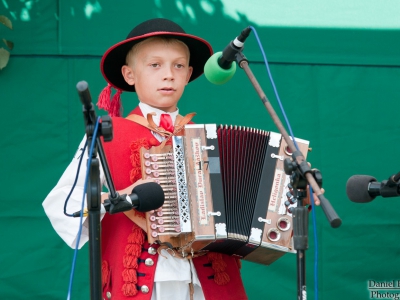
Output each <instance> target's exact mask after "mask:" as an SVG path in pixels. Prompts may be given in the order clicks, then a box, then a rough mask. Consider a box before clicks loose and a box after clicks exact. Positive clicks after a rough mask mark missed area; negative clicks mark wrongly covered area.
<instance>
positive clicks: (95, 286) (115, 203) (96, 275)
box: [74, 81, 132, 300]
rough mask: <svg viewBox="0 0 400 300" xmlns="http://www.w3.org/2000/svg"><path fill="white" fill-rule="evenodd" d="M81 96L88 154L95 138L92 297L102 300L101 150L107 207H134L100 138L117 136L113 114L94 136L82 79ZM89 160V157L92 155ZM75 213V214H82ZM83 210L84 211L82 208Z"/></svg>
mask: <svg viewBox="0 0 400 300" xmlns="http://www.w3.org/2000/svg"><path fill="white" fill-rule="evenodd" d="M76 88H77V90H78V94H79V97H80V100H81V102H82V104H83V108H82V110H83V116H84V121H85V127H86V137H87V141H88V145H89V147H88V155H90V145H91V144H92V140H93V139H95V144H94V148H93V152H92V157H91V163H90V165H88V166H87V167H88V169H89V180H88V187H87V190H86V199H87V210H88V218H89V262H90V299H91V300H102V299H103V296H102V283H101V222H100V209H101V196H100V194H101V184H100V168H99V167H100V164H99V160H98V159H97V152H98V154H99V156H100V161H101V165H102V167H103V171H104V175H105V178H106V182H107V185H108V189H109V192H110V196H109V199H108V200H106V201H104V204H103V205H104V207H105V209H106V211H107V212H109V213H110V214H113V213H117V212H120V211H126V210H128V209H132V205H131V204H130V203H129V202H128V201H127V200H126V195H122V196H120V195H119V194H118V193H117V192H116V191H115V188H114V184H113V181H112V178H111V174H110V171H109V167H108V164H107V160H106V158H105V154H104V149H103V146H102V143H101V141H100V136H103V139H104V141H105V142H108V141H111V140H112V138H113V132H112V120H111V118H110V117H109V116H102V117H101V120H102V122H101V123H99V124H98V126H99V129H98V131H97V135H96V136H94V131H95V125H96V121H97V118H96V112H95V110H94V107H93V104H92V100H91V96H90V92H89V89H88V84H87V83H86V82H85V81H80V82H78V84H77V85H76ZM88 163H89V158H88ZM80 213H81V212H79V214H74V216H80ZM82 213H83V212H82Z"/></svg>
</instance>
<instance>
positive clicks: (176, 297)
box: [43, 103, 205, 300]
mask: <svg viewBox="0 0 400 300" xmlns="http://www.w3.org/2000/svg"><path fill="white" fill-rule="evenodd" d="M139 107H140V109H141V111H142V113H143V115H144V116H146V115H147V114H148V113H152V112H155V113H156V115H155V116H153V120H154V122H155V123H156V124H157V125H159V122H160V116H161V114H162V113H166V112H164V111H162V110H159V109H156V108H153V107H151V106H149V105H147V104H144V103H139ZM178 113H179V110H178V109H177V110H176V111H175V112H173V113H168V114H169V115H170V116H171V118H172V121H173V122H175V119H176V116H177V115H178ZM153 134H154V136H155V137H156V138H157V139H158V140H159V141H161V140H162V139H163V137H161V136H159V135H158V134H155V133H153ZM85 140H86V138H84V139H83V140H82V142H81V143H80V145H79V147H78V150H77V152H76V154H75V155H74V158H73V159H72V161H71V163H70V164H69V165H68V167H67V169H66V170H65V171H64V173H63V175H62V176H61V178H60V179H59V181H58V183H57V184H56V186H55V187H54V188H53V189H52V190H51V192H50V193H49V194H48V196H47V197H46V199H45V200H44V201H43V208H44V210H45V212H46V215H47V217H48V218H49V219H50V222H51V224H52V226H53V228H54V230H55V231H56V232H57V233H58V235H59V236H60V237H61V238H62V239H63V240H64V241H65V242H66V243H67V245H68V246H70V247H71V248H75V247H76V242H77V238H78V232H79V225H80V223H79V222H80V218H72V217H67V216H65V215H64V203H65V199H66V198H67V196H68V194H69V193H70V191H71V188H72V186H73V183H74V181H75V177H76V172H77V170H78V164H79V159H80V156H81V155H84V157H83V159H82V164H81V168H80V172H79V177H78V179H77V183H76V186H75V189H74V191H73V192H72V194H71V196H70V199H69V201H68V205H67V212H68V213H71V214H72V213H74V212H77V211H80V210H81V208H82V199H83V194H84V184H85V176H86V170H87V168H86V161H87V157H88V156H87V150H85V151H84V152H83V151H82V150H83V147H84V145H85ZM88 147H90V145H88ZM100 182H101V184H102V185H104V184H105V177H104V172H103V169H102V168H100ZM84 201H85V202H86V199H85V200H84ZM84 207H86V203H85V204H84ZM102 212H103V213H102V215H101V218H103V216H104V212H105V211H104V209H103V210H102ZM82 225H83V226H82V233H81V237H80V240H79V245H78V248H79V249H80V248H81V247H82V246H83V245H84V244H85V243H86V242H87V241H88V240H89V236H88V235H89V229H88V222H87V218H86V217H84V218H83V222H82ZM162 254H163V255H164V256H166V257H167V258H168V259H167V258H165V257H162V256H161V255H159V257H158V263H157V268H156V272H155V278H154V283H155V284H154V289H153V294H152V298H151V299H152V300H170V299H171V300H187V299H189V283H190V282H193V285H194V291H195V293H194V300H203V299H205V298H204V294H203V291H202V289H201V284H200V282H199V280H198V277H197V273H196V270H195V268H194V265H193V263H192V261H191V260H187V259H180V258H174V257H172V256H171V255H170V254H169V252H168V251H165V250H162Z"/></svg>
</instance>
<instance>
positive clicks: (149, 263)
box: [144, 258, 154, 267]
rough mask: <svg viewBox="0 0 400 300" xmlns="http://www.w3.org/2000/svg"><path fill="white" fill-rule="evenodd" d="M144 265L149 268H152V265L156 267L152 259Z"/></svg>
mask: <svg viewBox="0 0 400 300" xmlns="http://www.w3.org/2000/svg"><path fill="white" fill-rule="evenodd" d="M144 264H145V265H146V266H148V267H151V266H152V265H154V261H153V260H152V259H151V258H146V260H145V261H144Z"/></svg>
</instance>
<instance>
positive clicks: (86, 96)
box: [76, 80, 92, 110]
mask: <svg viewBox="0 0 400 300" xmlns="http://www.w3.org/2000/svg"><path fill="white" fill-rule="evenodd" d="M76 89H77V90H78V95H79V99H80V100H81V102H82V104H83V106H85V108H86V109H87V110H90V109H91V108H92V97H91V96H90V92H89V85H88V83H87V82H86V81H83V80H82V81H79V82H78V83H77V84H76Z"/></svg>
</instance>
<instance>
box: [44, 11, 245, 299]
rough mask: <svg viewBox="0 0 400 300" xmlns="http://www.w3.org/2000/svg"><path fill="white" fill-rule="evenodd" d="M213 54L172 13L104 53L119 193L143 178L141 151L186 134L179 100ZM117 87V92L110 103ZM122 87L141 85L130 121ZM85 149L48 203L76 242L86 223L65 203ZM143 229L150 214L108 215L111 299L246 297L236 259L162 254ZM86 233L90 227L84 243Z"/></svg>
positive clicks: (106, 290)
mask: <svg viewBox="0 0 400 300" xmlns="http://www.w3.org/2000/svg"><path fill="white" fill-rule="evenodd" d="M211 54H212V49H211V46H210V45H209V43H208V42H206V41H205V40H203V39H201V38H199V37H196V36H193V35H189V34H186V33H185V32H184V30H183V29H182V28H181V27H180V26H179V25H177V24H175V23H174V22H171V21H169V20H166V19H152V20H149V21H146V22H144V23H141V24H139V25H138V26H136V27H135V28H134V29H133V30H132V31H131V32H130V33H129V35H128V37H127V39H126V40H124V41H122V42H120V43H118V44H116V45H114V46H112V47H111V48H110V49H108V50H107V52H106V53H105V54H104V56H103V58H102V61H101V70H102V73H103V76H104V77H105V79H106V80H107V82H108V83H109V85H108V87H106V88H105V89H104V90H103V91H102V93H101V95H100V99H99V103H98V105H99V107H100V108H104V109H106V110H107V111H108V112H109V113H110V115H111V116H113V117H114V118H113V129H114V137H113V141H112V142H107V143H104V145H103V146H104V150H105V153H106V157H107V162H108V164H109V168H110V172H111V174H112V178H113V183H114V185H115V188H116V190H117V191H118V192H119V193H120V194H130V193H131V191H132V188H133V187H134V186H135V185H137V184H140V183H142V182H143V181H142V180H140V179H141V170H140V158H139V149H140V148H141V147H146V148H150V147H152V146H158V145H160V144H161V143H162V142H164V143H165V142H168V139H167V140H165V137H168V136H170V135H171V132H173V133H174V134H177V133H179V130H180V128H182V126H183V125H184V124H186V123H188V122H190V119H191V115H188V116H187V117H182V116H180V115H179V111H178V108H177V103H178V101H179V99H180V97H181V96H182V93H183V91H184V87H185V86H186V84H187V83H188V82H190V81H192V80H194V79H196V78H197V77H198V76H200V75H201V74H202V73H203V66H204V64H205V62H206V61H207V59H208V58H209V57H210V56H211ZM111 87H114V88H116V89H117V93H116V94H115V96H114V97H113V100H112V102H111V103H110V102H109V96H110V94H111V91H110V90H111ZM121 91H132V92H135V91H136V93H137V95H138V98H139V101H140V103H139V106H138V107H137V108H136V109H135V110H133V111H132V112H131V113H130V114H129V115H128V117H127V119H123V118H120V117H119V110H120V99H119V95H120V93H121ZM146 117H147V118H146ZM151 120H152V121H151ZM173 124H175V126H174V125H173ZM82 145H83V144H81V145H80V147H79V149H82V148H83V147H82ZM79 152H80V151H78V153H77V154H76V157H75V158H74V159H73V161H72V162H71V164H70V165H69V166H68V168H67V170H66V171H65V173H64V174H63V176H62V177H61V179H60V181H59V182H58V184H57V185H56V187H55V188H54V189H53V190H52V191H51V192H50V194H49V195H48V196H47V198H46V199H45V201H44V202H43V206H44V208H45V211H46V213H47V215H48V216H49V218H50V220H51V222H52V225H53V227H54V228H55V230H56V231H57V232H58V233H59V235H60V236H61V237H62V238H63V239H64V240H65V241H66V242H67V243H68V244H69V245H70V246H71V247H74V246H75V243H76V238H77V232H78V229H77V228H78V226H79V221H77V220H75V219H72V218H67V217H66V216H64V215H63V212H62V206H63V204H64V200H65V198H66V196H67V195H68V193H69V190H70V187H71V185H72V183H73V181H74V177H75V172H76V169H77V164H78V159H77V158H78V157H79V155H81V153H79ZM84 173H85V172H82V171H81V172H80V174H81V177H80V178H79V180H78V188H76V189H75V192H74V193H73V194H72V195H71V198H70V203H69V204H68V211H76V210H80V202H81V199H82V191H83V182H84V178H83V177H84ZM102 177H103V176H102ZM103 182H104V180H103ZM106 198H107V195H103V196H102V199H103V200H104V199H106ZM84 225H85V224H84ZM85 230H86V231H85ZM144 230H145V219H144V215H143V214H141V213H138V212H136V211H135V210H131V211H129V212H126V213H123V214H121V213H119V214H113V215H110V214H106V215H104V217H103V219H102V279H103V280H102V281H103V297H104V299H140V300H142V299H174V300H175V299H176V300H179V299H182V300H183V299H196V300H197V299H198V300H200V299H218V300H220V299H247V297H246V294H245V291H244V287H243V284H242V281H241V278H240V273H239V267H238V260H237V259H236V258H233V257H230V256H227V255H223V254H219V253H208V254H207V255H204V256H200V257H195V258H193V259H190V260H189V259H186V258H178V257H177V256H175V257H174V256H171V255H170V253H169V252H168V251H165V250H162V252H161V254H162V255H160V256H159V255H158V252H157V247H158V245H149V244H148V243H147V241H146V234H145V232H144ZM87 239H88V237H87V229H86V227H84V230H83V233H82V237H81V243H80V245H79V246H80V247H81V246H82V245H83V244H84V243H85V242H86V241H87Z"/></svg>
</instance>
